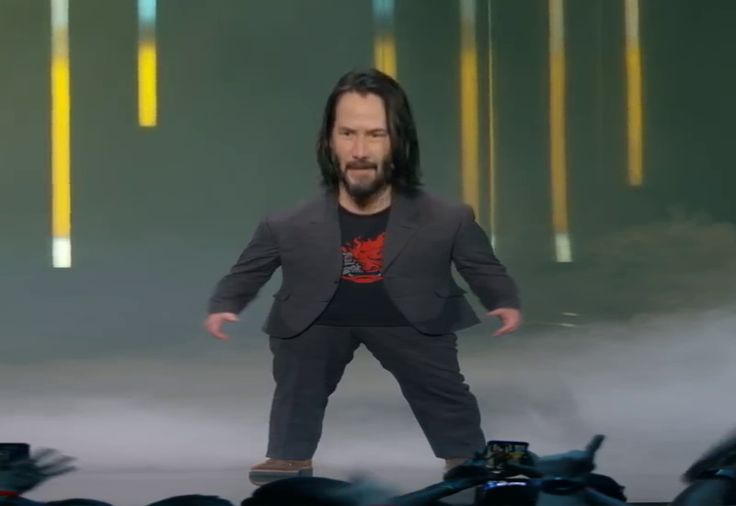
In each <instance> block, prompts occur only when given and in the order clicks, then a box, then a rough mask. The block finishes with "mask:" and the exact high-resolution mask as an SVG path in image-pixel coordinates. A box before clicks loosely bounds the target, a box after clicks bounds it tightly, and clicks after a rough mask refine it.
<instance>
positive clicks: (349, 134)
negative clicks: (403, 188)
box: [330, 92, 391, 200]
mask: <svg viewBox="0 0 736 506" xmlns="http://www.w3.org/2000/svg"><path fill="white" fill-rule="evenodd" d="M330 145H331V147H332V153H333V156H334V157H335V161H336V163H337V165H338V168H339V170H340V181H341V183H342V187H343V188H344V189H345V191H347V193H348V194H349V195H351V196H352V197H353V198H355V199H357V200H365V199H367V198H369V197H371V196H372V195H375V194H376V193H378V192H379V191H380V190H382V189H383V188H384V187H385V186H386V185H387V184H388V183H389V181H390V178H391V162H390V160H391V139H390V137H389V134H388V128H387V125H386V109H385V107H384V105H383V100H381V97H379V96H378V95H374V94H370V93H369V94H367V95H360V94H358V93H354V92H349V93H345V94H343V95H342V96H341V97H340V98H339V99H338V101H337V105H336V107H335V125H334V127H333V128H332V133H331V136H330Z"/></svg>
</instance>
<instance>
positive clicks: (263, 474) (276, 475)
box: [248, 469, 313, 486]
mask: <svg viewBox="0 0 736 506" xmlns="http://www.w3.org/2000/svg"><path fill="white" fill-rule="evenodd" d="M312 474H313V470H312V469H299V470H296V471H276V470H274V471H265V470H264V471H261V470H258V471H251V472H250V473H249V474H248V479H249V480H250V482H251V483H252V484H253V485H257V486H261V485H265V484H266V483H271V482H274V481H278V480H283V479H285V478H297V477H307V478H308V477H311V476H312Z"/></svg>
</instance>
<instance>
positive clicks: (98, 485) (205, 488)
mask: <svg viewBox="0 0 736 506" xmlns="http://www.w3.org/2000/svg"><path fill="white" fill-rule="evenodd" d="M247 471H248V470H247V467H243V468H242V469H220V470H210V471H206V470H201V471H175V472H163V471H158V470H150V471H146V470H139V471H132V470H131V471H125V472H122V471H121V472H113V471H106V472H99V471H98V472H93V471H84V470H80V471H78V472H76V473H73V474H69V475H67V476H64V477H60V478H57V479H55V480H51V481H50V482H48V483H47V484H45V485H43V486H42V487H40V488H39V489H38V490H37V491H35V492H33V493H31V494H29V495H28V498H30V499H36V500H39V501H44V500H54V499H56V500H58V499H65V498H72V497H85V498H92V499H98V500H104V501H107V502H110V503H112V504H115V505H116V506H143V505H146V504H149V503H152V502H154V501H157V500H160V499H164V498H166V497H171V496H175V495H184V494H203V495H218V496H220V497H222V498H224V499H227V500H229V501H231V502H232V503H233V504H234V505H236V506H237V505H239V504H240V501H242V500H243V499H244V498H246V497H248V496H250V494H251V493H252V491H253V490H254V489H255V486H254V485H252V484H251V483H250V482H249V481H248V478H247ZM362 471H363V472H362V474H364V475H366V476H369V477H372V478H374V479H375V480H376V481H377V482H378V483H380V484H382V485H385V486H387V487H390V488H391V489H392V490H394V491H396V492H398V493H403V492H410V491H412V490H417V489H420V488H423V487H425V486H427V485H430V484H432V483H434V482H435V481H437V480H439V479H440V478H441V473H442V470H441V468H440V467H438V468H437V472H433V471H432V470H430V469H407V468H388V467H383V468H381V469H378V470H372V471H369V470H368V467H367V466H365V467H363V468H362ZM359 472H360V470H359V469H358V468H357V467H356V468H355V469H353V470H352V471H349V470H346V469H338V468H316V469H315V474H316V475H319V476H326V477H330V478H335V479H349V478H350V477H351V476H355V475H356V474H358V473H359ZM617 480H619V481H620V482H621V483H623V484H626V481H627V480H626V479H624V478H622V477H617ZM642 481H643V480H642V477H641V476H639V477H637V482H638V483H639V484H641V483H642ZM658 481H661V480H657V479H656V477H652V479H651V480H648V482H649V483H651V485H652V487H651V488H650V489H648V490H647V489H642V488H641V487H640V486H639V487H637V490H636V496H635V497H634V496H633V495H632V494H631V493H630V494H629V497H630V499H631V500H635V501H639V502H632V503H630V504H647V505H660V504H661V505H665V504H667V502H668V501H669V500H671V499H672V497H674V496H671V497H662V496H661V489H660V492H657V486H658V485H657V482H658ZM472 500H473V494H472V491H468V492H466V493H461V494H457V495H456V496H453V497H452V498H450V499H449V500H447V502H451V503H455V504H471V503H472ZM657 501H659V502H657Z"/></svg>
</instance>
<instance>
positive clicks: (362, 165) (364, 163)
mask: <svg viewBox="0 0 736 506" xmlns="http://www.w3.org/2000/svg"><path fill="white" fill-rule="evenodd" d="M376 168H378V166H377V165H376V164H375V163H373V162H371V161H368V160H353V161H350V162H348V163H347V164H345V169H347V170H350V169H376Z"/></svg>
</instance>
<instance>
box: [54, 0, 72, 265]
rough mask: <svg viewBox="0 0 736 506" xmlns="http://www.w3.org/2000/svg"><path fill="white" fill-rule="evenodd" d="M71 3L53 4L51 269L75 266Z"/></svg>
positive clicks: (60, 0)
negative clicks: (73, 236)
mask: <svg viewBox="0 0 736 506" xmlns="http://www.w3.org/2000/svg"><path fill="white" fill-rule="evenodd" d="M69 74H70V68H69V0H51V222H52V225H51V238H52V243H51V248H52V265H53V266H54V267H56V268H62V269H63V268H69V267H71V266H72V245H71V189H72V188H71V85H70V77H69Z"/></svg>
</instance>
